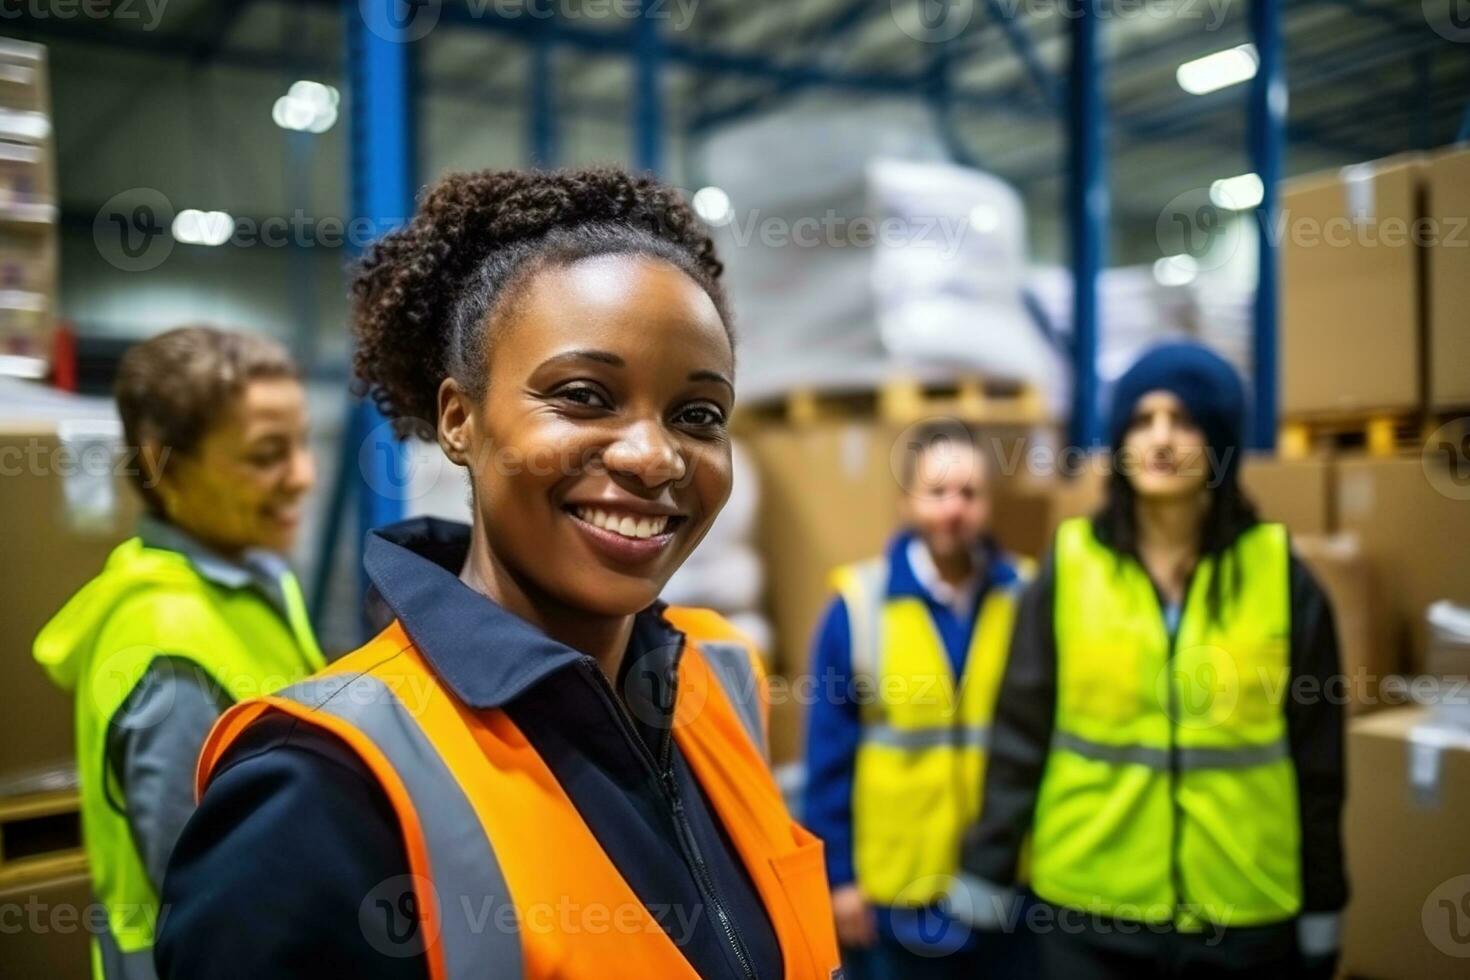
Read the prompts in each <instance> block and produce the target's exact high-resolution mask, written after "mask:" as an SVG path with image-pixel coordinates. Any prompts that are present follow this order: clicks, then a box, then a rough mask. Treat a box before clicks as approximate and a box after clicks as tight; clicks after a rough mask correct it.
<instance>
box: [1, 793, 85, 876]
mask: <svg viewBox="0 0 1470 980" xmlns="http://www.w3.org/2000/svg"><path fill="white" fill-rule="evenodd" d="M78 861H80V864H81V866H82V867H85V865H86V858H85V857H84V856H83V852H82V819H81V799H80V797H79V796H78V794H77V791H76V790H74V789H66V790H54V791H51V792H45V793H28V794H26V795H24V796H11V797H0V885H5V884H10V883H13V882H15V881H19V880H30V879H32V878H34V877H36V876H40V877H45V876H47V875H54V874H56V873H58V870H60V871H65V870H67V869H71V868H74V867H75V866H77V864H78Z"/></svg>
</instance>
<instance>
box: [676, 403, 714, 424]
mask: <svg viewBox="0 0 1470 980" xmlns="http://www.w3.org/2000/svg"><path fill="white" fill-rule="evenodd" d="M678 421H680V422H683V423H684V424H685V425H692V426H695V427H698V428H708V427H710V426H715V425H723V424H724V421H725V413H724V412H722V411H721V410H720V409H719V407H718V406H716V405H710V404H703V403H702V404H699V405H690V406H689V407H688V408H686V409H684V410H683V411H682V412H680V413H679V416H678Z"/></svg>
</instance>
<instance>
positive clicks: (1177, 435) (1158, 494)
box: [1119, 391, 1210, 498]
mask: <svg viewBox="0 0 1470 980" xmlns="http://www.w3.org/2000/svg"><path fill="white" fill-rule="evenodd" d="M1121 453H1122V457H1123V458H1122V459H1121V460H1119V466H1120V468H1121V469H1122V472H1123V473H1124V474H1125V475H1126V476H1127V478H1128V482H1129V483H1131V484H1132V485H1133V490H1134V492H1135V493H1137V494H1138V495H1139V496H1140V497H1152V498H1169V497H1185V496H1191V495H1193V494H1197V493H1199V492H1200V491H1201V490H1202V489H1204V486H1205V482H1206V478H1207V477H1208V475H1209V462H1210V460H1209V458H1208V457H1207V455H1206V454H1205V434H1204V433H1203V432H1202V431H1201V430H1200V428H1199V426H1197V425H1195V424H1194V422H1193V420H1192V419H1190V417H1189V412H1188V411H1187V410H1186V409H1185V407H1184V403H1183V402H1181V401H1180V400H1179V398H1178V396H1177V395H1174V394H1171V393H1170V392H1167V391H1151V392H1149V393H1148V394H1146V395H1144V396H1143V397H1142V398H1140V399H1139V400H1138V404H1137V405H1135V406H1134V408H1133V418H1132V420H1131V421H1130V422H1129V424H1128V431H1127V433H1126V434H1125V435H1124V437H1123V446H1122V450H1121Z"/></svg>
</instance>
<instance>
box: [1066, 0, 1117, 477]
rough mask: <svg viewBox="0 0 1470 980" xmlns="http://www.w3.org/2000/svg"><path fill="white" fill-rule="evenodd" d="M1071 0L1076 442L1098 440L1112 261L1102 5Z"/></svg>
mask: <svg viewBox="0 0 1470 980" xmlns="http://www.w3.org/2000/svg"><path fill="white" fill-rule="evenodd" d="M1099 2H1101V0H1068V4H1069V9H1068V14H1069V17H1070V22H1071V29H1072V65H1071V72H1070V76H1069V78H1068V85H1067V99H1068V104H1067V113H1068V115H1067V126H1068V137H1069V140H1068V153H1069V159H1070V167H1069V179H1070V187H1069V192H1068V199H1067V221H1068V225H1069V226H1070V229H1071V248H1072V289H1073V292H1072V369H1073V370H1072V428H1071V441H1072V445H1074V446H1080V447H1084V448H1090V447H1092V446H1095V445H1097V444H1098V441H1099V435H1100V426H1099V424H1098V385H1097V331H1098V292H1097V282H1098V274H1099V273H1100V272H1101V271H1102V268H1103V266H1104V265H1105V264H1106V262H1107V247H1108V211H1109V205H1108V172H1107V145H1106V135H1105V133H1106V130H1105V125H1104V124H1105V119H1104V113H1105V106H1106V101H1105V92H1106V89H1105V86H1104V79H1103V66H1102V56H1101V40H1100V39H1099V37H1098V31H1099V29H1100V26H1101V25H1100V24H1099V23H1098V20H1099V18H1098V15H1097V10H1096V7H1095V6H1094V5H1095V4H1096V3H1099Z"/></svg>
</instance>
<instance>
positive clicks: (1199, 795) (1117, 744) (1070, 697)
mask: <svg viewBox="0 0 1470 980" xmlns="http://www.w3.org/2000/svg"><path fill="white" fill-rule="evenodd" d="M1217 574H1219V575H1226V576H1228V584H1229V585H1233V586H1234V588H1233V589H1232V588H1224V589H1222V590H1221V600H1220V601H1221V608H1220V610H1219V616H1218V617H1212V616H1211V615H1210V607H1209V593H1210V581H1211V579H1212V577H1213V576H1215V575H1217ZM1289 575H1290V555H1289V550H1288V543H1287V538H1286V532H1285V529H1284V528H1282V527H1281V526H1280V525H1274V524H1259V525H1256V526H1255V527H1253V528H1251V529H1250V530H1248V531H1246V532H1245V533H1244V534H1242V535H1241V536H1240V538H1239V539H1238V540H1237V541H1236V543H1235V544H1234V545H1233V546H1232V547H1231V549H1230V550H1229V552H1227V554H1226V555H1225V556H1223V557H1222V558H1221V559H1219V560H1215V559H1211V558H1206V559H1203V560H1202V561H1201V562H1200V564H1199V567H1198V569H1197V570H1196V572H1195V574H1194V576H1193V578H1192V580H1191V583H1190V587H1189V592H1188V595H1187V596H1186V597H1185V602H1184V606H1183V610H1182V612H1181V615H1180V618H1179V623H1178V627H1177V630H1176V634H1175V636H1174V637H1173V638H1172V640H1171V638H1170V636H1169V634H1168V630H1167V628H1166V626H1165V624H1164V620H1163V616H1162V613H1161V610H1160V607H1159V600H1158V598H1157V595H1156V593H1155V590H1154V586H1153V584H1152V582H1150V581H1149V579H1148V576H1147V574H1146V573H1145V572H1144V571H1143V569H1142V567H1141V566H1140V565H1139V564H1138V562H1137V561H1136V560H1134V559H1132V558H1120V557H1119V556H1118V555H1117V553H1115V552H1113V551H1112V550H1110V549H1108V548H1107V547H1105V546H1104V545H1103V544H1101V543H1100V542H1099V541H1098V540H1097V539H1096V537H1095V536H1094V534H1093V530H1092V522H1091V521H1090V520H1089V519H1086V518H1082V519H1075V520H1070V521H1067V522H1064V523H1063V524H1062V526H1061V527H1060V528H1059V529H1058V532H1057V537H1056V586H1055V601H1054V609H1053V617H1054V628H1055V633H1056V644H1057V711H1056V720H1055V726H1054V731H1053V735H1052V742H1051V756H1050V758H1049V759H1048V762H1047V766H1046V771H1045V774H1044V776H1043V778H1042V783H1041V787H1040V790H1039V792H1038V796H1037V803H1036V812H1035V817H1034V820H1033V826H1032V850H1031V858H1032V887H1033V889H1034V890H1035V891H1036V892H1037V894H1039V895H1040V896H1041V897H1042V898H1044V899H1046V900H1047V901H1049V902H1052V903H1054V904H1059V905H1067V906H1071V907H1075V908H1082V909H1085V910H1088V911H1091V912H1096V913H1101V914H1108V915H1116V916H1119V917H1121V918H1126V919H1133V920H1142V921H1147V922H1160V923H1163V922H1168V923H1172V924H1173V925H1174V926H1175V927H1176V928H1178V929H1181V930H1186V931H1193V930H1197V929H1200V928H1202V927H1203V925H1204V924H1205V923H1207V922H1213V923H1218V924H1222V925H1237V926H1246V925H1259V924H1264V923H1270V922H1279V921H1284V920H1286V919H1289V918H1291V917H1292V916H1293V915H1295V914H1296V913H1297V911H1298V909H1299V908H1300V904H1301V883H1300V867H1299V865H1300V856H1299V855H1300V840H1299V838H1300V825H1299V822H1298V812H1297V797H1296V778H1295V770H1294V768H1293V766H1292V762H1291V758H1290V753H1289V751H1288V743H1287V731H1286V718H1285V712H1284V704H1285V699H1286V695H1287V685H1288V682H1289V680H1290V649H1289V647H1290V640H1289V634H1290V620H1291V609H1290V585H1289Z"/></svg>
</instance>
